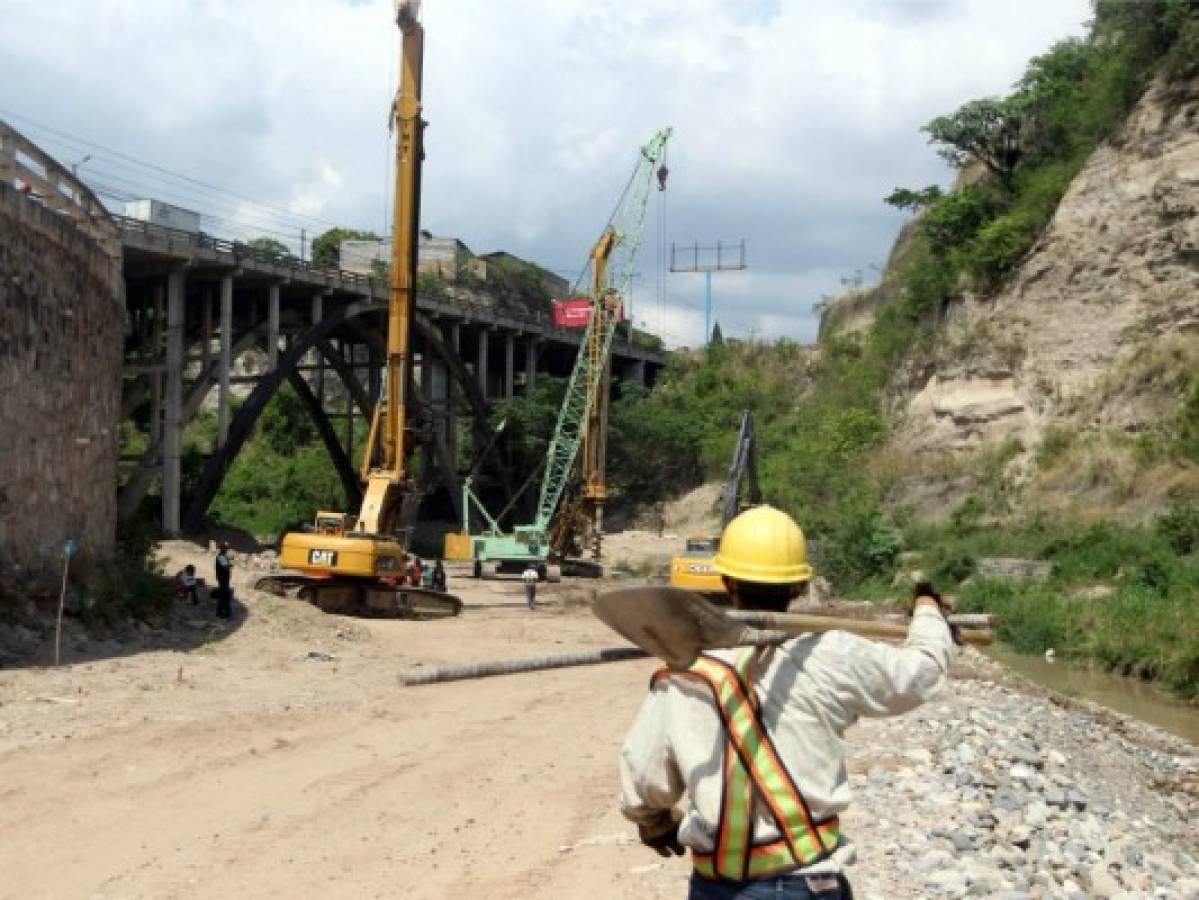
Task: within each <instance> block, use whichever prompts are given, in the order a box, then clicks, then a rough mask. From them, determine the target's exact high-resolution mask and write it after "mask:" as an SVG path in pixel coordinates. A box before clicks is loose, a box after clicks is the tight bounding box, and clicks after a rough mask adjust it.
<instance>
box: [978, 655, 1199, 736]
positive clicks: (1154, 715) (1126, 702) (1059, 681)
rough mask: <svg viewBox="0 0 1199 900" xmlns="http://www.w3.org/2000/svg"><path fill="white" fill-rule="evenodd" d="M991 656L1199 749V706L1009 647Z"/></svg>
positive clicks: (1131, 681) (1130, 681)
mask: <svg viewBox="0 0 1199 900" xmlns="http://www.w3.org/2000/svg"><path fill="white" fill-rule="evenodd" d="M987 653H988V654H989V655H990V656H992V657H994V658H995V659H997V660H999V661H1000V662H1002V663H1004V664H1005V665H1007V666H1009V667H1011V668H1012V669H1014V670H1015V671H1017V672H1019V673H1020V674H1021V675H1023V676H1024V677H1025V678H1027V679H1029V680H1030V681H1033V682H1036V683H1037V684H1039V685H1041V686H1043V687H1047V688H1049V689H1050V690H1054V691H1058V692H1059V693H1062V694H1065V695H1067V696H1069V697H1080V698H1083V699H1086V700H1093V701H1094V702H1096V703H1099V704H1102V705H1103V706H1106V707H1108V708H1109V709H1114V710H1116V712H1120V713H1124V714H1125V715H1128V716H1133V717H1135V718H1137V719H1140V720H1141V721H1143V722H1148V723H1150V724H1151V725H1156V726H1158V727H1159V728H1163V729H1165V730H1166V731H1169V732H1171V733H1173V734H1176V735H1178V736H1179V737H1181V738H1184V739H1185V740H1187V741H1189V742H1190V743H1192V744H1195V745H1196V746H1199V707H1196V706H1188V705H1187V704H1185V703H1182V702H1180V701H1178V700H1175V699H1173V698H1172V697H1170V696H1169V695H1167V694H1165V693H1163V692H1162V691H1160V690H1158V689H1157V688H1155V687H1153V686H1152V685H1150V684H1147V683H1146V682H1144V681H1137V680H1135V679H1132V678H1124V677H1121V676H1119V675H1112V674H1109V673H1107V672H1100V671H1097V670H1093V669H1086V668H1083V667H1081V666H1076V665H1071V664H1069V663H1065V662H1061V661H1060V660H1059V661H1057V662H1052V663H1050V662H1046V661H1045V660H1044V659H1043V658H1042V657H1039V656H1026V655H1024V654H1022V653H1016V652H1015V651H1013V650H1009V649H1008V648H1007V647H1003V646H995V647H992V648H990V649H989V650H988V651H987Z"/></svg>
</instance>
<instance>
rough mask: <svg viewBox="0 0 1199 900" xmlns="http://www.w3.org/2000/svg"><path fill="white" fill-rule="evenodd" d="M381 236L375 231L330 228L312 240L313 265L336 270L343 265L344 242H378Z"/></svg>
mask: <svg viewBox="0 0 1199 900" xmlns="http://www.w3.org/2000/svg"><path fill="white" fill-rule="evenodd" d="M377 240H379V236H378V235H377V234H375V233H374V232H373V231H359V230H358V229H356V228H340V227H338V228H330V229H329V230H328V231H326V232H323V233H321V234H318V235H317V236H316V237H314V238H313V239H312V264H313V265H314V266H321V267H324V268H329V269H332V268H336V267H338V266H340V265H341V242H342V241H377Z"/></svg>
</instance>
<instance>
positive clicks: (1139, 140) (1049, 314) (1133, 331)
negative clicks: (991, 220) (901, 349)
mask: <svg viewBox="0 0 1199 900" xmlns="http://www.w3.org/2000/svg"><path fill="white" fill-rule="evenodd" d="M922 363H923V368H922V370H921V371H919V372H915V371H909V372H906V373H901V375H900V377H899V378H898V379H897V383H896V387H897V393H896V395H895V397H894V398H893V399H894V405H893V413H894V415H895V418H896V421H897V423H898V427H897V432H896V436H895V439H894V441H893V444H892V446H891V447H890V448H889V452H890V453H891V454H898V455H900V456H902V455H903V454H905V453H906V454H912V453H916V454H925V455H927V454H929V453H930V452H931V454H932V456H933V458H936V459H938V460H940V462H939V463H937V464H934V465H930V464H929V463H928V459H927V457H926V458H925V461H924V463H922V464H919V465H917V464H915V463H912V464H910V465H909V466H908V467H907V470H906V471H905V472H901V475H902V476H903V477H901V479H900V482H901V483H902V482H903V481H904V480H905V478H906V479H907V480H909V481H911V482H913V483H923V484H924V486H925V487H927V486H928V483H929V480H930V479H932V480H934V481H935V480H937V479H938V478H940V479H942V480H944V479H945V476H946V475H952V476H953V477H954V478H957V477H959V476H961V475H962V470H963V465H962V460H963V459H965V458H967V457H969V456H970V455H971V454H975V455H977V454H978V453H979V452H980V451H987V450H988V449H991V450H993V449H994V448H996V447H998V446H1006V447H1007V448H1009V449H1008V451H1006V452H1005V454H1004V456H1005V459H1003V460H1001V463H1002V464H1003V465H1004V466H1006V473H1007V475H1008V476H1009V477H1011V478H1012V479H1014V480H1015V481H1017V482H1026V483H1037V484H1039V485H1040V486H1041V487H1043V488H1045V489H1046V490H1050V489H1051V488H1052V489H1053V490H1056V491H1057V493H1059V494H1061V495H1062V496H1061V497H1059V498H1058V499H1059V500H1064V499H1065V498H1066V495H1071V494H1074V495H1077V494H1079V492H1082V493H1085V492H1087V491H1088V490H1090V489H1091V488H1102V490H1099V491H1098V493H1095V492H1094V491H1092V493H1093V494H1094V496H1092V500H1095V501H1097V502H1102V503H1111V502H1121V503H1122V502H1124V501H1130V502H1131V501H1135V503H1139V504H1140V507H1142V508H1143V509H1142V511H1144V512H1148V511H1150V509H1151V507H1153V506H1154V504H1155V503H1156V502H1157V501H1158V500H1160V499H1161V497H1162V496H1164V495H1165V494H1166V493H1168V492H1169V491H1170V490H1172V489H1177V488H1178V487H1179V486H1180V483H1181V482H1185V483H1187V484H1188V485H1190V486H1192V487H1193V486H1195V485H1197V484H1199V475H1196V473H1195V472H1194V471H1193V467H1191V470H1187V468H1186V467H1185V466H1184V467H1182V468H1181V469H1179V468H1178V467H1177V466H1176V467H1175V471H1173V472H1171V473H1166V474H1162V473H1160V472H1159V473H1158V475H1157V476H1156V477H1155V478H1154V479H1150V480H1151V481H1153V484H1152V485H1145V484H1136V483H1135V482H1136V478H1135V477H1134V474H1135V473H1130V472H1129V471H1126V470H1127V469H1128V467H1129V466H1132V467H1133V468H1136V467H1137V465H1139V464H1137V463H1135V461H1130V460H1132V458H1133V456H1134V455H1135V454H1136V453H1137V452H1139V454H1140V456H1139V457H1138V458H1140V459H1141V460H1142V462H1143V461H1144V459H1146V458H1148V457H1151V456H1152V454H1151V453H1149V452H1148V451H1147V449H1146V448H1147V446H1148V444H1149V443H1151V442H1150V441H1149V440H1148V438H1147V437H1145V436H1148V435H1151V434H1152V433H1153V432H1154V430H1155V429H1157V428H1159V426H1160V425H1161V423H1162V422H1163V421H1165V419H1166V418H1168V417H1169V416H1171V415H1173V414H1175V412H1176V410H1177V408H1178V407H1179V405H1180V400H1181V394H1182V391H1183V389H1184V385H1185V384H1186V383H1187V382H1188V381H1189V378H1190V377H1191V374H1192V373H1194V372H1195V371H1199V79H1193V80H1190V81H1189V82H1185V83H1182V84H1174V85H1166V84H1164V83H1157V84H1155V85H1154V86H1153V87H1152V88H1151V89H1150V90H1149V91H1148V92H1147V93H1146V95H1145V96H1144V97H1143V98H1142V100H1141V102H1140V103H1139V104H1138V106H1137V107H1136V109H1135V110H1134V112H1133V114H1132V115H1131V117H1130V118H1129V121H1128V123H1127V124H1126V126H1125V127H1124V129H1123V130H1122V132H1121V133H1120V134H1119V135H1118V137H1117V138H1116V139H1115V140H1113V141H1112V142H1111V143H1110V144H1109V145H1106V146H1103V147H1102V148H1100V149H1099V150H1097V151H1096V152H1095V153H1094V154H1093V156H1092V157H1091V159H1090V160H1089V161H1088V163H1087V165H1086V166H1085V168H1084V169H1083V171H1082V172H1081V173H1080V174H1079V176H1078V178H1077V179H1076V180H1075V181H1074V183H1073V184H1072V185H1071V187H1070V189H1069V191H1068V192H1067V194H1066V195H1065V197H1064V198H1063V200H1062V202H1061V204H1060V205H1059V207H1058V210H1057V213H1056V214H1055V216H1054V218H1053V220H1052V222H1051V223H1050V225H1049V227H1048V228H1047V230H1046V232H1045V234H1044V236H1043V237H1042V238H1041V240H1040V241H1039V242H1038V244H1037V245H1036V246H1035V247H1034V249H1033V251H1032V252H1031V253H1030V254H1029V256H1028V257H1027V258H1026V259H1025V261H1024V263H1023V264H1022V265H1021V267H1020V268H1019V270H1018V271H1017V272H1016V273H1015V275H1014V277H1013V278H1012V280H1011V282H1010V283H1009V285H1008V286H1007V287H1006V289H1004V290H1003V291H1002V292H1001V293H999V294H998V295H997V296H995V297H991V298H987V299H978V298H971V297H965V298H963V299H962V300H961V301H960V302H958V303H957V304H955V306H954V307H953V308H951V309H950V310H949V312H948V314H947V316H946V321H945V324H944V326H943V334H942V339H941V340H940V341H938V346H937V349H936V350H935V351H934V356H933V359H932V361H931V363H930V361H929V360H928V359H924V360H922ZM1047 437H1051V441H1050V443H1052V444H1053V449H1054V452H1053V453H1047V452H1046V451H1045V448H1046V440H1047ZM1076 438H1077V439H1076ZM1138 441H1139V443H1138ZM1067 446H1073V447H1075V448H1076V450H1075V452H1074V454H1073V456H1071V454H1064V453H1061V452H1058V451H1061V450H1064V449H1066V447H1067ZM1084 448H1089V449H1087V452H1086V453H1085V454H1084V453H1083V449H1084ZM1080 454H1081V456H1080ZM1050 456H1052V457H1054V458H1053V459H1052V460H1050V459H1049V457H1050ZM1082 456H1085V457H1086V458H1085V459H1083V458H1082ZM1124 457H1127V459H1123V458H1124ZM991 458H992V459H993V454H992V456H991ZM1069 459H1072V461H1073V464H1074V465H1075V466H1082V467H1083V468H1087V469H1090V470H1093V469H1094V468H1095V467H1096V466H1098V467H1099V468H1100V470H1102V468H1103V467H1104V466H1107V467H1108V468H1109V469H1111V470H1113V472H1109V473H1107V475H1105V474H1104V473H1103V472H1102V471H1098V472H1096V471H1090V474H1089V475H1087V477H1085V478H1082V477H1081V475H1083V474H1085V473H1080V472H1078V471H1075V472H1058V473H1057V475H1056V476H1054V477H1050V474H1051V473H1050V469H1052V468H1054V466H1052V465H1050V462H1053V463H1055V464H1056V463H1063V462H1066V461H1068V460H1069ZM1122 460H1123V461H1122ZM901 468H902V467H901ZM1059 468H1060V466H1059ZM1113 473H1114V474H1116V475H1119V474H1120V473H1123V474H1122V475H1121V477H1122V478H1123V483H1122V484H1111V483H1108V482H1111V480H1112V477H1111V476H1112V475H1113ZM1095 476H1099V477H1097V478H1096V477H1095ZM1130 479H1131V481H1130ZM967 480H968V479H967ZM1117 480H1119V479H1117ZM1089 482H1095V483H1089ZM909 487H910V485H909ZM1146 487H1149V488H1150V490H1149V492H1148V493H1149V494H1150V495H1152V496H1148V495H1143V496H1138V497H1135V498H1134V497H1131V496H1127V497H1121V496H1119V495H1120V494H1121V493H1124V494H1130V493H1141V489H1142V488H1146ZM1050 492H1051V493H1052V492H1053V491H1052V490H1051V491H1050ZM900 493H901V494H902V493H904V491H903V490H902V489H901V491H900ZM943 499H944V498H943Z"/></svg>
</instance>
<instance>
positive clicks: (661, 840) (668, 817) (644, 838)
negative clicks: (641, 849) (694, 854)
mask: <svg viewBox="0 0 1199 900" xmlns="http://www.w3.org/2000/svg"><path fill="white" fill-rule="evenodd" d="M680 821H681V819H680V818H679V816H678V814H677V813H676V812H675V811H674V810H673V809H671V810H664V811H663V815H662V818H661V820H660V822H655V823H653V824H652V825H638V826H637V833H638V835H639V836H640V837H641V843H643V844H645V846H647V847H649V848H651V849H652V850H653V851H654V852H655V853H657V854H658V855H659V856H662V857H665V858H667V859H669V858H670V856H671V854H673V855H675V856H682V855H683V854H684V853H685V852H686V850H685V849H684V847H683V845H682V844H680V843H679V822H680Z"/></svg>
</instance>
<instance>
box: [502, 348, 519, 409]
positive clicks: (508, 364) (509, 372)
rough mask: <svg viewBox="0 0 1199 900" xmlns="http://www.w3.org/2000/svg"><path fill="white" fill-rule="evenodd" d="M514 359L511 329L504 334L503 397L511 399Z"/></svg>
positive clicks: (513, 381)
mask: <svg viewBox="0 0 1199 900" xmlns="http://www.w3.org/2000/svg"><path fill="white" fill-rule="evenodd" d="M515 359H516V335H514V334H513V333H512V332H511V331H509V332H508V333H507V334H505V335H504V399H505V400H511V399H512V396H513V393H514V386H515V383H516V382H515V375H514V372H515V370H514V367H513V366H514V361H515Z"/></svg>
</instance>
